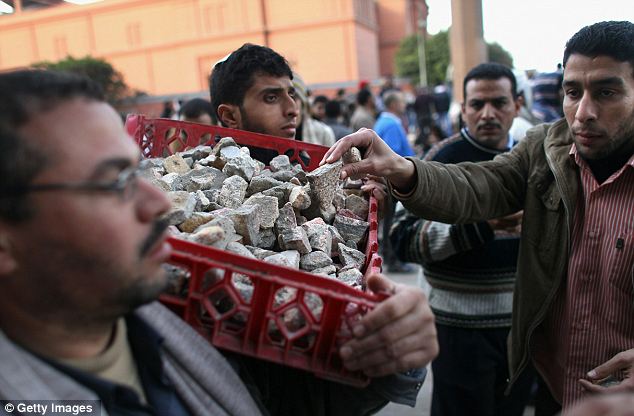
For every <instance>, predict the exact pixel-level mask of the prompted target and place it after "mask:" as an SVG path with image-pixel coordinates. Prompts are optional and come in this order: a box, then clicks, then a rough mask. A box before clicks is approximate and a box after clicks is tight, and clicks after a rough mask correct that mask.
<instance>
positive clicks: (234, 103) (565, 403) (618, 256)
mask: <svg viewBox="0 0 634 416" xmlns="http://www.w3.org/2000/svg"><path fill="white" fill-rule="evenodd" d="M209 81H210V82H209V86H210V100H205V99H195V100H191V101H188V102H186V103H184V104H183V105H182V106H180V108H179V109H178V117H179V118H180V119H182V120H185V121H190V122H195V123H206V124H215V123H219V124H221V125H223V126H225V127H230V128H235V129H241V130H246V131H251V132H257V133H265V134H268V135H273V136H277V137H283V138H287V139H290V140H302V141H305V142H309V143H316V144H321V145H325V146H329V147H330V149H329V150H328V152H327V153H326V155H325V156H324V159H323V160H322V161H321V163H322V164H324V163H331V162H335V161H337V160H339V159H340V158H341V157H342V156H343V155H344V153H345V152H346V151H348V150H349V149H350V148H351V147H353V146H354V147H357V148H359V149H360V150H361V151H362V156H363V158H362V159H361V160H360V161H358V162H354V163H350V164H346V165H344V167H343V170H342V174H341V178H342V179H345V178H347V177H350V178H353V179H363V180H365V181H366V185H365V186H364V189H365V190H367V191H369V192H372V193H374V195H376V196H377V197H379V198H380V199H381V200H382V203H383V206H384V220H383V221H384V224H383V237H382V242H381V246H382V248H383V253H382V254H383V256H384V258H385V269H386V270H387V271H407V264H408V263H418V264H420V265H422V267H423V270H424V274H425V277H426V279H427V280H428V282H429V283H430V285H431V287H432V290H431V293H430V295H429V299H428V298H427V296H426V295H425V293H424V292H423V291H422V290H421V289H420V288H416V287H413V286H407V285H402V284H396V283H394V282H392V281H390V280H389V279H388V278H387V277H386V276H384V275H382V274H374V275H371V276H369V278H368V280H367V282H366V283H367V288H368V290H370V291H373V292H386V293H389V294H390V296H389V297H388V298H387V299H386V300H384V301H382V302H381V303H379V304H378V305H377V307H376V308H375V309H374V310H373V311H371V312H369V313H368V314H366V315H365V316H364V317H363V318H362V319H361V321H360V322H358V323H357V324H355V327H354V328H353V331H352V332H353V338H352V339H351V340H350V341H348V342H347V343H345V344H344V345H342V346H341V347H340V349H339V355H340V357H341V360H342V361H343V363H344V365H345V366H346V368H348V369H349V370H353V371H361V372H363V373H365V374H366V375H367V376H369V377H371V379H372V381H371V383H370V384H369V385H368V386H367V387H365V388H362V389H359V388H354V387H350V386H345V385H342V384H339V383H337V382H334V381H327V380H324V379H321V378H318V377H316V376H314V375H313V374H310V373H307V372H303V371H300V370H296V369H292V368H290V367H285V366H281V365H278V364H273V363H270V362H267V361H263V360H260V359H256V358H252V357H246V356H241V355H239V354H235V353H231V352H227V351H222V350H217V349H215V348H214V347H213V346H212V345H210V344H209V343H207V342H206V341H205V340H204V339H203V338H202V337H201V336H200V335H199V334H197V333H196V332H195V331H194V330H193V329H191V328H189V327H188V326H187V325H186V324H185V323H184V322H182V321H180V320H179V319H178V318H176V317H175V316H174V315H172V314H171V313H170V312H169V311H168V310H167V309H166V308H165V307H163V306H161V305H160V304H159V303H158V302H157V301H156V299H157V298H158V296H159V294H160V293H161V292H162V291H163V290H164V289H165V287H166V284H167V277H166V275H165V272H164V270H163V269H162V268H161V264H162V263H163V262H164V261H165V260H166V259H167V258H168V257H169V255H170V250H171V249H170V246H169V244H168V243H167V242H166V238H167V231H166V230H167V223H166V222H165V221H164V220H163V214H164V213H165V212H166V211H167V210H168V209H169V201H168V199H167V197H166V196H165V194H163V192H162V191H161V190H159V189H158V188H155V187H154V186H152V185H151V184H150V183H149V182H147V181H146V180H145V179H143V178H142V177H140V176H138V175H137V170H138V168H139V158H140V151H139V149H137V148H136V146H135V145H134V143H133V142H132V141H130V140H129V138H128V137H127V135H126V133H125V130H124V128H123V125H122V123H121V120H120V118H119V117H118V115H117V113H116V111H115V110H114V109H113V108H112V107H110V106H109V105H108V104H107V103H106V102H105V101H104V96H103V93H102V91H101V90H100V89H99V88H98V87H97V86H96V84H95V83H93V82H92V81H90V80H88V79H87V78H84V77H81V76H75V75H70V74H65V73H56V72H51V71H42V70H22V71H15V72H10V73H5V74H0V97H1V98H2V99H0V109H1V111H0V158H1V160H0V170H2V172H1V174H0V175H1V177H2V181H1V182H0V288H1V289H0V357H2V360H0V399H3V400H42V399H48V400H70V399H73V400H79V399H81V400H101V404H102V412H103V413H102V414H110V415H176V416H179V415H225V414H226V415H256V414H265V415H266V414H269V415H366V414H372V413H376V412H377V411H379V410H380V409H381V408H382V407H383V406H385V405H386V404H387V403H388V402H395V403H400V404H405V405H410V406H413V405H414V404H415V402H416V397H417V395H418V392H419V390H420V388H421V385H422V383H424V382H425V379H426V375H427V371H426V366H427V365H428V364H430V363H431V366H432V369H433V373H434V386H433V397H432V408H431V412H432V415H434V416H445V415H446V416H451V415H478V416H479V415H500V416H506V415H509V416H513V415H522V414H523V412H524V409H525V406H526V404H527V403H528V401H529V400H531V399H532V400H533V402H534V406H535V414H536V415H537V416H547V415H555V414H558V413H559V412H561V411H562V410H563V411H564V412H565V414H569V415H573V416H582V415H604V414H605V415H632V414H634V377H633V376H632V375H633V374H634V320H632V319H631V318H632V316H633V312H634V310H633V308H634V304H633V303H632V299H633V298H634V206H633V205H634V24H632V23H631V22H600V23H596V24H593V25H590V26H587V27H584V28H582V29H581V30H580V31H579V32H577V33H576V34H575V35H574V36H573V37H572V38H571V39H570V40H569V41H568V42H567V44H566V45H565V48H564V51H563V63H562V70H561V71H557V72H553V73H552V74H543V75H540V76H537V77H536V78H535V79H534V80H533V84H532V89H531V88H529V86H530V85H529V84H530V83H529V82H528V80H526V78H525V77H524V76H523V75H522V74H517V73H514V72H513V71H512V70H510V69H509V68H507V67H505V66H503V65H500V64H494V63H485V64H481V65H478V66H476V67H474V68H472V69H471V71H469V73H468V74H467V75H466V77H465V79H464V80H463V83H462V85H461V86H455V88H462V91H463V102H462V103H460V104H459V108H460V111H459V113H460V114H459V117H458V120H452V117H451V106H452V103H451V98H450V97H451V92H450V89H449V88H447V87H446V86H444V85H439V86H436V87H434V88H433V89H427V88H421V89H420V90H418V91H417V92H416V95H415V96H413V97H412V98H408V94H407V92H404V91H401V90H399V88H397V87H396V86H395V85H394V84H393V83H392V80H388V82H386V83H385V84H384V85H382V86H381V88H380V90H379V91H375V90H373V88H372V87H371V86H370V85H369V84H367V83H365V82H362V83H360V85H359V90H358V91H357V92H356V94H355V100H354V102H350V101H349V99H348V97H346V92H345V91H344V90H340V91H338V92H337V94H336V96H335V97H333V98H328V97H327V96H322V95H318V96H314V97H313V96H311V94H310V91H309V90H308V89H307V87H306V84H305V83H304V81H303V79H302V78H301V76H300V75H299V74H297V73H294V72H293V71H292V69H291V67H290V66H289V64H288V62H287V61H286V60H285V59H284V57H282V56H281V55H280V54H278V53H277V52H275V51H273V50H272V49H270V48H267V47H263V46H258V45H253V44H245V45H243V46H242V47H240V48H238V49H237V50H235V51H233V52H232V53H231V54H229V55H228V56H227V57H226V58H224V59H223V60H221V61H219V62H218V63H216V64H215V65H214V67H213V68H212V71H211V74H210V78H209ZM531 91H532V92H531ZM168 112H169V116H170V117H171V116H173V115H174V114H175V112H176V110H175V109H174V108H173V107H169V106H166V108H165V114H166V116H167V113H168ZM543 122H546V123H543ZM260 150H262V149H260ZM251 154H252V156H253V157H255V158H257V159H259V160H260V161H262V162H263V163H265V164H268V163H269V162H270V160H271V159H272V157H274V156H275V154H272V153H271V152H270V151H269V152H267V151H259V152H258V151H257V150H254V151H253V152H252V153H251ZM368 175H369V176H368ZM397 202H398V204H397ZM535 386H537V388H536V392H535ZM5 411H6V410H5V409H0V414H4V412H5Z"/></svg>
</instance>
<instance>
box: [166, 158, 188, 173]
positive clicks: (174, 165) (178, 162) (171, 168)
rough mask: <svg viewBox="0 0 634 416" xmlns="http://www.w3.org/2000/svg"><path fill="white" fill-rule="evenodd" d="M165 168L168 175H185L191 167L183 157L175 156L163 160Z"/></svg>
mask: <svg viewBox="0 0 634 416" xmlns="http://www.w3.org/2000/svg"><path fill="white" fill-rule="evenodd" d="M163 168H164V169H165V172H167V173H178V174H183V173H186V172H189V171H190V167H189V165H188V164H187V162H185V159H183V157H182V156H180V155H178V154H175V155H172V156H169V157H166V158H165V159H163Z"/></svg>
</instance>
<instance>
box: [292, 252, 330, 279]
mask: <svg viewBox="0 0 634 416" xmlns="http://www.w3.org/2000/svg"><path fill="white" fill-rule="evenodd" d="M331 265H332V258H331V257H330V256H329V255H328V254H326V253H324V252H323V251H312V252H310V253H307V254H304V255H303V256H302V257H301V259H300V261H299V267H300V268H301V269H302V270H308V271H311V270H314V269H319V268H322V267H326V266H331ZM327 274H328V273H327Z"/></svg>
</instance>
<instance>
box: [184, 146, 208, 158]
mask: <svg viewBox="0 0 634 416" xmlns="http://www.w3.org/2000/svg"><path fill="white" fill-rule="evenodd" d="M210 153H211V146H204V145H200V146H196V147H193V148H190V149H186V150H184V151H182V152H179V153H178V154H179V155H181V156H182V157H183V158H184V159H187V158H191V159H192V160H194V161H198V160H201V159H204V158H206V157H207V156H209V154H210Z"/></svg>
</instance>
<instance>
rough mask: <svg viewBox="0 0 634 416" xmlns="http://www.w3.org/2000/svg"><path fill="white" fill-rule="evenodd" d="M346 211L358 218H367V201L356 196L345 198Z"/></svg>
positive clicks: (368, 205)
mask: <svg viewBox="0 0 634 416" xmlns="http://www.w3.org/2000/svg"><path fill="white" fill-rule="evenodd" d="M346 209H348V210H350V211H352V212H354V213H355V215H357V216H358V217H360V218H364V219H366V218H368V212H369V211H370V204H369V203H368V201H367V200H366V199H365V198H363V197H360V196H357V195H354V194H353V195H348V197H347V198H346Z"/></svg>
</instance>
